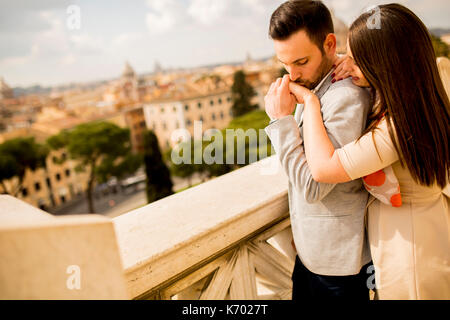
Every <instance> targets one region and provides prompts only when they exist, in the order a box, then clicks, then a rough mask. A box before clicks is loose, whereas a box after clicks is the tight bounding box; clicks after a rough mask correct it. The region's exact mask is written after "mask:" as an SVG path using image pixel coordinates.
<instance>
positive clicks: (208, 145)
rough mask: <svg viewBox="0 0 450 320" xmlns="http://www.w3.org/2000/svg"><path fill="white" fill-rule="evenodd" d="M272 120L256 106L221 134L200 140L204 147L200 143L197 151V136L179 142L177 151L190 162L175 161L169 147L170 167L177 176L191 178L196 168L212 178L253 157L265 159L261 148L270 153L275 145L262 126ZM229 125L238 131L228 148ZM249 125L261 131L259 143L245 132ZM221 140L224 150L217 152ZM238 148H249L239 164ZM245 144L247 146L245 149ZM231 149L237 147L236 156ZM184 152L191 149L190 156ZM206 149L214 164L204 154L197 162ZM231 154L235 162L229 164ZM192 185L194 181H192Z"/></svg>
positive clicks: (268, 154)
mask: <svg viewBox="0 0 450 320" xmlns="http://www.w3.org/2000/svg"><path fill="white" fill-rule="evenodd" d="M269 121H270V119H269V117H268V116H267V114H266V113H265V112H264V111H262V110H256V111H252V112H249V113H247V114H245V115H243V116H241V117H237V118H235V119H233V121H231V122H230V124H229V125H228V127H227V128H225V129H223V130H220V133H218V134H217V137H216V135H214V137H213V138H212V139H211V140H210V141H207V140H204V141H202V142H201V143H197V146H201V149H200V147H197V148H198V149H197V152H196V153H195V147H194V140H193V139H191V140H190V141H186V142H182V143H180V144H179V145H178V148H177V149H176V150H175V151H176V154H177V155H178V156H179V157H180V159H185V160H187V161H186V162H187V163H186V162H181V163H179V164H175V163H173V161H172V158H171V154H172V150H168V151H167V153H166V154H165V157H166V159H169V160H170V161H169V162H170V163H171V165H170V170H171V172H172V174H173V175H174V176H179V177H182V178H188V179H189V178H190V177H191V176H192V175H193V174H194V173H195V172H199V173H205V172H206V173H207V175H208V177H209V178H211V177H214V176H221V175H223V174H226V173H228V172H230V171H232V170H233V169H238V168H241V167H243V166H246V165H248V164H250V163H251V162H252V161H251V160H252V159H257V160H262V158H261V157H260V148H266V151H265V154H267V156H270V155H272V152H273V151H272V146H271V144H270V140H269V139H268V137H267V135H266V133H265V132H263V134H262V135H261V137H260V135H259V132H260V129H264V128H265V127H266V126H267V125H268V124H269ZM227 129H232V130H235V131H234V132H235V133H236V137H234V139H233V141H232V142H231V143H232V146H228V148H227V145H226V143H227V141H226V130H227ZM249 129H254V130H255V131H256V133H257V135H256V137H257V139H256V144H253V145H251V144H250V141H249V138H246V137H245V133H246V131H247V130H249ZM261 138H262V139H261ZM216 139H218V140H217V145H215V147H214V145H213V146H212V144H213V143H214V144H215V143H216ZM253 142H255V141H253ZM220 144H222V146H221V150H222V154H217V155H216V152H218V150H217V149H218V148H220ZM238 148H241V149H240V152H242V151H244V152H245V162H244V163H242V164H239V163H238V161H237V160H238V158H237V155H238ZM242 148H245V149H244V150H242ZM205 151H206V152H205ZM227 151H228V152H230V153H231V151H233V156H231V154H229V153H228V154H227ZM184 152H187V153H188V154H187V155H186V157H184ZM205 153H206V154H207V155H211V156H212V158H214V160H215V161H214V162H213V163H211V164H208V163H206V161H205V159H203V158H202V159H200V160H201V161H197V162H201V164H195V154H197V155H204V154H205ZM262 153H264V152H262ZM227 158H230V159H232V163H230V164H227ZM216 160H217V161H216ZM177 162H180V161H177ZM228 162H230V161H228ZM189 185H192V183H191V182H189Z"/></svg>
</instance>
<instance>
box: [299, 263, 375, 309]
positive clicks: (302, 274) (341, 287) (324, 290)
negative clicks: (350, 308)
mask: <svg viewBox="0 0 450 320" xmlns="http://www.w3.org/2000/svg"><path fill="white" fill-rule="evenodd" d="M370 265H372V263H368V264H367V265H365V266H364V267H362V268H361V271H360V272H359V274H356V275H350V276H324V275H319V274H315V273H312V272H311V271H309V270H308V269H307V268H306V267H305V266H304V265H303V263H302V262H301V260H300V259H299V257H298V256H296V257H295V266H294V272H293V273H292V284H293V287H292V300H295V301H300V300H312V299H319V298H320V299H351V300H354V301H355V300H356V301H369V300H370V295H369V287H368V285H367V280H368V278H369V276H370V275H371V274H368V273H367V268H368V267H369V266H370ZM372 274H373V273H372Z"/></svg>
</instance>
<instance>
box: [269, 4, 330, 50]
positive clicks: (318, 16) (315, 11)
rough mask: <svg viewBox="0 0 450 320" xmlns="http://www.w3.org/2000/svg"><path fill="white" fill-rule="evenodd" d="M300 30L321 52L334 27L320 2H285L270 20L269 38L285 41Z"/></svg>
mask: <svg viewBox="0 0 450 320" xmlns="http://www.w3.org/2000/svg"><path fill="white" fill-rule="evenodd" d="M300 30H305V32H306V34H307V35H308V37H309V39H311V41H312V42H313V43H314V44H316V45H317V47H319V49H320V50H321V51H322V52H323V43H324V42H325V38H326V37H327V35H328V34H329V33H334V27H333V20H332V18H331V13H330V11H329V10H328V8H327V7H326V6H325V5H324V4H323V3H322V1H311V0H290V1H286V2H285V3H283V4H282V5H280V6H279V7H278V9H277V10H275V12H274V13H273V14H272V17H271V18H270V27H269V36H270V37H271V38H272V39H273V40H286V39H288V38H289V37H290V36H291V35H292V34H294V33H296V32H297V31H300Z"/></svg>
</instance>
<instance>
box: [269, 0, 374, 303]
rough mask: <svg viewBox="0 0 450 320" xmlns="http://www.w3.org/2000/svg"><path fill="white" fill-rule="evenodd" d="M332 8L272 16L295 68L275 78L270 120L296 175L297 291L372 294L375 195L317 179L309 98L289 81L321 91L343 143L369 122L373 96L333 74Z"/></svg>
mask: <svg viewBox="0 0 450 320" xmlns="http://www.w3.org/2000/svg"><path fill="white" fill-rule="evenodd" d="M333 33H334V28H333V22H332V18H331V14H330V12H329V10H328V9H327V8H326V6H325V5H324V4H323V3H322V2H320V1H309V0H297V1H294V0H291V1H287V2H285V3H283V4H282V5H281V6H280V7H279V8H278V9H277V10H276V11H275V12H274V13H273V15H272V17H271V21H270V30H269V34H270V37H271V38H272V39H273V41H274V45H275V51H276V55H277V57H278V59H279V60H280V62H281V63H282V64H283V65H284V67H285V69H286V70H287V71H288V73H289V75H286V76H284V78H282V79H281V78H280V79H278V80H277V81H276V82H274V83H273V84H272V86H271V88H270V89H269V92H268V93H267V95H266V98H265V102H266V113H267V114H268V115H269V117H270V118H271V120H272V121H271V122H270V124H269V126H267V127H266V129H265V131H266V132H267V134H268V136H269V137H270V140H271V142H272V145H273V147H274V149H275V152H276V154H277V157H278V158H279V160H280V162H281V165H282V167H283V169H284V170H285V172H286V174H287V176H288V178H289V189H288V196H289V208H290V215H291V226H292V232H293V236H294V242H295V247H296V251H297V257H296V262H295V267H294V272H293V275H292V280H293V290H292V298H293V300H297V299H310V298H333V297H340V298H348V299H359V300H361V299H363V300H369V288H368V286H367V282H368V281H367V280H368V278H369V276H370V274H368V273H367V267H368V266H369V263H370V261H371V258H370V252H369V247H368V243H367V240H366V236H365V228H364V225H365V224H364V214H365V208H366V204H367V200H368V193H367V192H366V191H365V189H364V187H363V185H362V181H361V180H357V181H352V182H348V183H343V184H339V185H330V184H324V183H317V182H316V181H314V180H313V178H312V175H311V172H310V170H309V168H308V164H307V162H306V156H305V152H304V147H303V141H302V111H303V105H298V106H297V109H296V112H295V116H293V115H292V113H293V111H294V109H295V107H296V99H295V96H294V95H292V93H291V92H290V90H289V83H290V82H295V83H297V84H300V85H302V86H305V87H307V88H309V89H311V90H313V92H315V94H316V95H317V96H318V97H319V99H320V102H321V110H322V114H323V119H324V124H325V127H326V128H327V131H328V134H329V136H330V139H331V140H332V142H333V145H334V146H335V147H337V148H339V147H342V146H344V145H345V144H347V143H349V142H352V141H353V140H355V139H357V138H358V137H359V136H360V134H361V133H362V131H363V130H364V128H365V125H366V117H367V115H368V111H369V108H370V99H369V95H368V93H367V91H366V90H365V89H362V88H359V87H357V86H355V85H353V84H352V82H351V80H350V79H346V80H343V81H339V82H335V81H333V80H332V76H333V74H332V73H333V64H334V63H335V61H336V60H337V56H336V37H335V35H334V34H333Z"/></svg>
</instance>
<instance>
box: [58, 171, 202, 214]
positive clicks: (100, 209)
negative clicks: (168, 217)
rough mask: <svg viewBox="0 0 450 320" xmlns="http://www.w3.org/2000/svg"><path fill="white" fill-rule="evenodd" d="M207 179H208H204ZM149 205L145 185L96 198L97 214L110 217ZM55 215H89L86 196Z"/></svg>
mask: <svg viewBox="0 0 450 320" xmlns="http://www.w3.org/2000/svg"><path fill="white" fill-rule="evenodd" d="M202 178H204V177H202V176H200V175H199V174H195V175H194V176H193V177H192V179H191V183H192V185H195V184H197V183H200V182H201V181H202ZM204 179H206V178H204ZM172 181H173V183H174V188H173V189H174V191H177V190H180V189H183V188H185V187H187V186H188V185H189V181H188V180H187V179H181V178H178V177H172ZM146 204H147V196H146V194H145V183H142V184H140V185H138V188H136V189H132V190H128V191H125V192H121V191H118V192H117V193H109V194H108V195H105V196H101V197H98V198H94V209H95V213H97V214H102V215H105V216H108V217H111V218H113V217H117V216H119V215H121V214H124V213H126V212H129V211H131V210H133V209H137V208H139V207H141V206H144V205H146ZM50 212H51V213H52V214H54V215H73V214H86V213H88V205H87V201H86V199H85V196H84V195H83V197H81V199H79V200H78V201H74V202H73V203H70V204H67V205H65V206H64V207H60V208H57V209H54V210H50Z"/></svg>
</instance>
